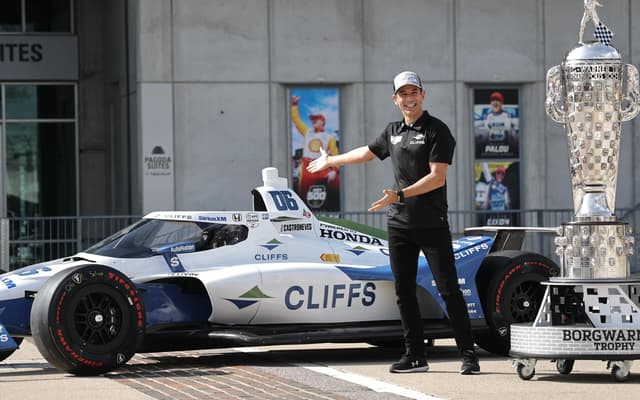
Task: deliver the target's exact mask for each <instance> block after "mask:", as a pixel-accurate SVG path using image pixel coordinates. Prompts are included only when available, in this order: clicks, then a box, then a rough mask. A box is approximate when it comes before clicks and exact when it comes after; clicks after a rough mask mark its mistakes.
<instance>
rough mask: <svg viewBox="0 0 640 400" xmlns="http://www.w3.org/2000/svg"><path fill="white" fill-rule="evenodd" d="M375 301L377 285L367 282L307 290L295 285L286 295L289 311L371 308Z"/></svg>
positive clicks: (316, 287)
mask: <svg viewBox="0 0 640 400" xmlns="http://www.w3.org/2000/svg"><path fill="white" fill-rule="evenodd" d="M375 301H376V284H375V283H373V282H366V283H365V284H364V285H363V284H362V283H351V284H349V285H345V284H342V283H338V284H333V285H323V286H307V287H306V288H303V287H302V286H298V285H294V286H291V287H290V288H289V289H287V291H286V293H285V295H284V304H285V305H286V307H287V308H288V309H289V310H298V309H300V308H304V309H307V310H315V309H327V308H337V307H352V306H353V305H354V304H362V305H363V306H365V307H370V306H372V305H373V303H374V302H375Z"/></svg>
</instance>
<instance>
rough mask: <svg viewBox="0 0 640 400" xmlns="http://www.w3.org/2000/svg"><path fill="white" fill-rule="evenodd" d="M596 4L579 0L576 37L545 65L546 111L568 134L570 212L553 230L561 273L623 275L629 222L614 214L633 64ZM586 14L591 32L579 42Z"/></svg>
mask: <svg viewBox="0 0 640 400" xmlns="http://www.w3.org/2000/svg"><path fill="white" fill-rule="evenodd" d="M597 5H599V4H598V3H597V1H595V0H585V16H584V17H583V19H582V23H581V29H580V37H579V42H580V43H579V45H578V46H576V47H575V48H574V49H572V50H571V51H569V52H568V53H567V56H566V57H565V59H564V60H563V62H562V64H561V65H557V66H555V67H553V68H551V69H550V70H549V71H548V72H547V97H546V104H545V106H546V107H545V108H546V112H547V114H548V115H549V116H550V117H551V119H553V120H554V121H556V122H560V123H563V124H565V127H566V131H567V140H568V142H569V167H570V173H571V183H572V190H573V205H574V211H575V215H574V219H573V221H572V222H569V223H565V224H563V225H562V227H561V228H560V229H559V236H558V237H556V245H557V249H556V250H557V254H558V255H559V256H560V258H561V266H562V277H563V278H568V279H572V278H573V279H597V278H626V277H628V275H629V271H630V267H629V264H630V261H629V258H630V257H629V256H630V255H631V254H632V253H633V237H632V236H631V228H630V227H629V225H628V224H626V223H622V222H618V221H616V217H615V197H616V180H617V173H618V159H619V156H620V133H621V123H622V122H623V121H629V120H631V119H633V118H635V117H636V115H638V112H639V111H640V107H639V106H640V86H639V78H638V70H637V69H636V67H634V66H633V65H630V64H622V61H621V59H622V58H621V56H620V53H619V52H618V50H616V49H615V48H614V47H612V46H611V45H610V41H611V38H612V36H613V34H612V33H611V31H610V30H609V29H608V28H607V27H606V26H604V25H603V24H602V22H600V19H599V18H598V16H597V13H596V11H595V7H596V6H597ZM589 20H592V21H593V22H594V24H595V25H596V31H595V34H594V35H595V36H596V38H597V39H598V40H595V41H592V42H588V43H584V42H583V40H582V39H583V38H582V35H583V32H584V24H585V23H586V22H587V21H589Z"/></svg>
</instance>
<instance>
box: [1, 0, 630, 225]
mask: <svg viewBox="0 0 640 400" xmlns="http://www.w3.org/2000/svg"><path fill="white" fill-rule="evenodd" d="M582 3H583V2H582V1H580V0H397V1H394V2H389V1H385V0H48V1H45V0H4V1H3V2H2V5H1V6H0V89H1V92H0V101H1V103H2V108H1V114H0V160H1V161H0V168H1V170H2V174H0V194H1V196H0V213H1V215H2V216H3V217H13V216H17V217H25V216H62V215H65V216H73V215H114V214H142V213H146V212H148V211H152V210H159V209H164V210H188V209H193V210H195V209H201V210H205V209H208V210H232V209H250V208H251V199H250V195H249V191H250V189H251V188H253V187H254V186H256V185H259V184H260V182H261V179H260V170H261V169H262V168H264V167H267V166H275V167H277V168H278V169H279V170H280V171H281V174H286V175H287V176H289V177H290V178H294V176H293V175H294V173H295V172H294V168H293V167H292V154H295V150H296V149H293V148H292V146H293V145H292V135H296V134H297V133H296V131H295V130H293V129H292V127H291V107H290V106H291V104H290V103H291V93H292V90H293V89H299V88H307V89H323V88H334V89H337V92H338V93H339V106H338V110H339V114H338V115H339V125H340V133H339V137H340V143H339V145H340V150H341V151H346V150H349V149H351V148H354V147H357V146H360V145H363V144H366V143H368V142H369V141H371V140H372V139H373V138H374V137H375V136H377V135H378V134H379V133H380V132H381V131H382V130H383V129H384V127H385V125H386V123H387V122H388V121H390V120H394V119H399V117H400V114H399V112H398V110H397V109H396V108H395V106H394V105H393V102H392V101H391V95H392V89H391V87H392V86H391V80H392V78H393V76H394V75H395V74H396V73H397V72H399V71H402V70H407V69H409V70H414V71H416V72H418V73H419V74H420V75H421V76H422V78H423V80H424V83H425V85H426V90H427V98H426V100H425V106H426V108H427V109H428V110H429V112H431V113H432V114H434V115H436V116H438V117H439V118H441V119H442V120H444V121H445V122H446V123H447V124H448V125H449V126H450V127H451V130H452V132H453V133H454V136H455V137H456V140H457V148H456V154H455V160H454V164H453V166H452V168H451V169H450V174H449V178H448V196H449V207H450V209H451V210H463V211H464V210H470V211H471V210H474V209H477V207H478V205H477V204H478V203H479V200H478V197H479V194H481V192H479V189H478V181H479V176H481V175H482V174H483V172H486V171H483V168H484V167H485V166H484V164H485V163H486V164H487V165H489V166H490V167H488V168H489V175H490V174H492V173H495V172H497V171H498V170H499V169H501V168H502V167H505V166H506V167H509V166H514V168H513V169H512V175H513V176H512V179H514V180H515V182H516V184H513V185H514V186H513V188H514V189H515V191H516V192H517V193H511V201H512V203H513V201H514V199H517V207H512V208H519V209H569V208H572V200H571V191H570V180H569V170H568V161H567V157H568V156H567V144H566V137H565V133H564V130H563V127H562V126H561V125H559V124H556V123H554V122H553V121H551V120H550V119H549V118H548V117H547V116H546V114H545V111H544V98H545V74H546V71H547V70H548V69H549V68H550V67H552V66H554V65H557V64H559V63H560V62H561V61H562V58H563V57H564V54H565V53H566V51H568V50H569V49H571V48H572V47H573V46H574V45H576V43H577V41H578V28H579V24H580V19H581V17H582V13H583V8H582ZM602 3H603V4H604V7H602V8H599V10H598V11H599V15H600V18H601V19H602V20H603V21H604V22H605V23H606V24H607V25H608V26H609V27H610V28H611V29H612V30H613V31H614V33H615V38H614V40H613V45H614V46H615V47H616V48H618V49H619V50H620V52H621V53H622V55H623V57H624V59H623V62H625V63H631V64H635V65H637V64H638V61H639V60H640V40H638V38H640V24H634V23H633V22H634V21H638V20H640V2H637V1H631V0H606V1H602ZM496 91H497V92H501V93H502V94H503V95H504V96H506V97H509V96H510V97H511V101H510V103H511V106H512V112H515V113H516V114H512V117H513V119H514V121H515V122H516V123H517V129H515V128H514V131H515V132H517V135H518V136H517V140H516V141H514V142H512V146H515V147H512V148H511V150H510V151H509V152H508V154H506V153H505V154H506V157H505V155H504V154H502V155H501V154H499V151H500V150H499V149H500V148H499V147H495V148H494V147H485V148H486V149H489V150H488V151H485V152H483V151H481V150H478V146H479V144H478V143H479V142H478V137H477V134H478V133H477V132H478V129H479V128H478V127H479V126H480V125H479V123H478V115H479V112H480V111H479V110H482V106H483V104H484V103H486V104H489V100H486V99H485V100H483V99H482V98H483V96H484V95H485V94H491V95H493V93H494V92H496ZM484 97H486V96H484ZM505 101H507V100H506V99H505ZM485 108H486V107H485ZM514 110H515V111H514ZM637 130H638V128H637V122H629V123H625V124H624V125H623V137H622V145H621V157H620V167H619V170H620V172H619V179H618V181H619V185H618V195H617V202H616V205H617V207H618V208H634V207H635V206H636V204H638V203H640V187H638V186H639V185H638V183H637V182H638V178H636V176H635V174H634V173H633V171H635V170H637V169H638V167H639V165H638V164H639V163H640V160H638V157H636V156H635V154H637V153H638V151H637V150H639V146H640V143H639V141H638V139H637V138H636V134H635V132H636V131H637ZM491 149H497V150H495V151H494V150H491ZM512 150H513V151H512ZM514 151H515V152H514ZM388 162H389V161H384V162H373V163H369V164H367V165H366V166H364V165H358V166H351V167H348V168H344V169H343V170H342V171H341V190H340V198H341V201H340V209H341V210H343V211H363V210H366V209H367V207H368V205H369V204H370V203H371V202H373V201H374V200H375V199H377V198H378V197H379V196H380V193H381V189H382V188H384V187H388V186H390V185H391V183H392V176H391V168H390V165H387V163H388ZM515 166H517V168H515Z"/></svg>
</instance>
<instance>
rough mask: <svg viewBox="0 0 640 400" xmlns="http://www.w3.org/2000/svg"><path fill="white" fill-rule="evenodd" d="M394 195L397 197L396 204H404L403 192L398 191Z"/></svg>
mask: <svg viewBox="0 0 640 400" xmlns="http://www.w3.org/2000/svg"><path fill="white" fill-rule="evenodd" d="M396 195H397V196H398V203H404V191H403V190H402V189H400V190H398V191H396Z"/></svg>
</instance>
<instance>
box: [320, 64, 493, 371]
mask: <svg viewBox="0 0 640 400" xmlns="http://www.w3.org/2000/svg"><path fill="white" fill-rule="evenodd" d="M393 86H394V94H393V96H392V99H393V102H394V103H395V104H396V106H398V108H399V109H400V111H401V113H402V116H403V120H402V121H397V122H391V123H389V124H388V125H387V127H386V128H385V130H384V131H383V132H382V134H380V136H378V138H376V139H375V140H373V141H372V142H371V143H370V144H369V145H368V146H362V147H359V148H356V149H353V150H351V151H349V152H347V153H344V154H341V155H337V156H329V155H328V154H327V153H326V152H324V151H323V152H322V155H321V156H320V157H319V158H318V159H316V160H314V161H313V162H312V163H311V164H310V165H309V171H311V172H315V171H321V170H324V169H326V168H330V167H339V166H341V165H347V164H355V163H360V162H366V161H370V160H373V159H374V158H376V157H377V158H379V159H381V160H383V159H385V158H387V157H391V161H392V165H393V173H394V177H395V187H394V188H393V189H384V190H383V196H382V197H381V198H380V199H378V200H376V201H375V202H373V203H372V204H371V207H370V208H369V211H378V210H381V209H383V208H385V207H387V206H389V207H390V208H389V210H388V224H387V225H388V233H389V259H390V262H391V270H392V272H393V276H394V281H395V290H396V296H397V302H398V308H399V310H400V318H401V320H402V327H403V329H404V339H405V354H404V355H403V356H402V358H401V359H400V361H398V362H397V363H394V364H393V365H392V366H391V368H390V371H391V372H420V371H427V370H428V368H429V366H428V364H427V360H426V357H425V347H424V332H423V321H422V317H421V315H420V310H419V308H418V300H417V295H416V277H417V271H418V258H419V255H420V250H422V251H423V252H424V254H425V256H426V257H427V260H428V262H429V267H430V268H431V271H432V272H433V277H434V279H435V281H436V285H437V287H438V290H439V291H440V294H441V296H442V298H443V299H444V301H445V304H446V308H447V313H448V315H449V320H450V322H451V325H452V328H453V331H454V337H455V339H456V343H457V345H458V350H459V352H460V354H461V356H462V367H461V369H460V373H461V374H465V375H467V374H472V373H477V372H479V371H480V365H479V364H478V358H477V356H476V353H475V350H474V343H473V337H472V335H471V327H470V323H469V315H468V313H467V305H466V303H465V301H464V299H463V297H462V293H461V292H460V288H459V286H458V276H457V272H456V269H455V264H454V259H453V249H452V245H451V233H450V231H449V222H448V219H447V191H446V174H447V168H448V166H449V164H451V162H452V161H453V152H454V148H455V139H454V138H453V136H452V135H451V132H450V131H449V128H448V127H447V126H446V125H445V124H444V123H443V122H442V121H440V120H439V119H437V118H435V117H433V116H431V115H430V114H429V113H428V112H427V111H425V110H423V109H422V103H423V101H424V98H425V92H424V90H423V88H422V81H421V79H420V77H419V76H418V75H417V74H416V73H415V72H410V71H405V72H401V73H400V74H398V75H397V76H396V77H395V78H394V80H393Z"/></svg>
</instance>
